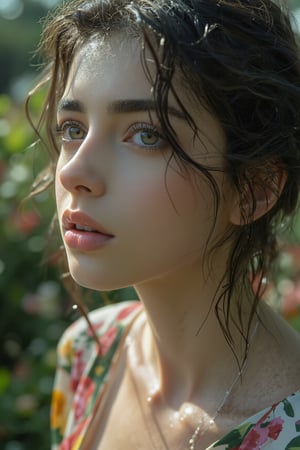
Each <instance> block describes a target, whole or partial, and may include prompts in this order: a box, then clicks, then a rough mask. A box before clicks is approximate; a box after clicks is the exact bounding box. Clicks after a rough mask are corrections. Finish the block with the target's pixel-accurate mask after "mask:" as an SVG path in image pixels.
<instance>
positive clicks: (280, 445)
mask: <svg viewBox="0 0 300 450" xmlns="http://www.w3.org/2000/svg"><path fill="white" fill-rule="evenodd" d="M210 448H211V449H213V448H217V449H218V450H225V449H226V450H236V449H239V450H260V449H266V450H279V449H280V450H296V449H300V391H298V392H295V393H293V394H291V395H290V396H288V397H286V398H285V399H283V400H282V401H280V402H277V403H275V404H273V405H271V406H270V407H268V408H265V409H264V410H262V411H260V412H258V413H256V414H254V415H253V416H251V417H250V418H248V419H246V420H245V421H243V422H242V423H241V425H239V426H238V427H236V428H235V429H233V430H232V431H230V432H229V433H227V434H226V436H224V437H223V438H222V439H220V440H219V441H218V442H216V443H215V444H214V445H213V446H212V447H210ZM207 450H208V449H207Z"/></svg>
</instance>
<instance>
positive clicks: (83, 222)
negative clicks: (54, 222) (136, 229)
mask: <svg viewBox="0 0 300 450" xmlns="http://www.w3.org/2000/svg"><path fill="white" fill-rule="evenodd" d="M76 225H79V226H81V227H88V228H91V229H92V230H93V231H97V232H98V233H101V234H106V235H107V236H113V234H111V233H110V232H109V231H107V230H106V229H105V228H104V227H103V226H102V225H101V224H100V223H99V222H97V221H95V220H94V219H93V218H92V217H90V216H89V215H87V214H85V213H84V212H82V211H71V210H69V209H67V210H65V211H64V212H63V215H62V226H63V228H64V229H65V230H72V229H74V228H75V226H76Z"/></svg>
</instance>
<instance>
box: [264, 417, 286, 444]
mask: <svg viewBox="0 0 300 450" xmlns="http://www.w3.org/2000/svg"><path fill="white" fill-rule="evenodd" d="M282 425H283V420H282V419H281V417H276V418H275V419H273V420H271V422H270V423H269V425H268V430H269V438H271V439H273V441H276V440H277V438H278V436H279V435H280V433H281V431H282Z"/></svg>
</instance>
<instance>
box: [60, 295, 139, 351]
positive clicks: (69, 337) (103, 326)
mask: <svg viewBox="0 0 300 450" xmlns="http://www.w3.org/2000/svg"><path fill="white" fill-rule="evenodd" d="M140 309H141V303H140V302H138V301H126V302H121V303H115V304H111V305H106V306H103V307H101V308H98V309H95V310H93V311H91V312H90V313H89V314H88V318H89V321H90V325H91V326H92V328H93V330H92V329H91V326H90V325H89V324H88V322H87V320H86V319H85V318H84V317H80V318H79V319H77V320H76V321H75V322H73V323H72V324H71V325H70V326H69V327H68V328H67V329H66V330H65V331H64V333H63V335H62V336H61V338H60V340H59V343H58V354H59V355H60V356H63V357H65V358H66V357H67V358H68V357H70V356H71V355H72V354H73V353H74V350H75V349H76V351H78V350H82V351H84V350H88V349H89V348H90V347H93V346H95V344H96V341H95V335H96V336H97V337H98V338H99V339H100V340H101V338H102V337H103V336H104V335H105V334H106V333H107V332H108V331H109V330H110V329H111V328H112V327H114V328H115V327H116V326H119V327H122V328H126V325H127V324H128V323H130V322H131V320H132V319H133V317H135V315H136V314H137V312H138V311H139V310H140Z"/></svg>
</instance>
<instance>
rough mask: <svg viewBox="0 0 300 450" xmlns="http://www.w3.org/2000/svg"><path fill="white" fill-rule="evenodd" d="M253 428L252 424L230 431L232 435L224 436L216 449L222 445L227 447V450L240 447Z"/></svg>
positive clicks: (216, 444)
mask: <svg viewBox="0 0 300 450" xmlns="http://www.w3.org/2000/svg"><path fill="white" fill-rule="evenodd" d="M252 427H253V425H252V424H249V423H246V424H244V425H243V426H241V427H239V428H236V429H235V430H232V431H230V433H228V434H226V436H224V437H223V438H222V439H220V440H219V441H218V442H216V443H215V445H214V447H219V446H220V445H227V447H226V450H230V449H231V448H237V447H239V446H240V445H241V443H242V442H243V440H244V437H245V436H246V434H247V433H248V431H249V430H250V429H251V428H252Z"/></svg>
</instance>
